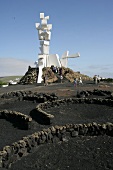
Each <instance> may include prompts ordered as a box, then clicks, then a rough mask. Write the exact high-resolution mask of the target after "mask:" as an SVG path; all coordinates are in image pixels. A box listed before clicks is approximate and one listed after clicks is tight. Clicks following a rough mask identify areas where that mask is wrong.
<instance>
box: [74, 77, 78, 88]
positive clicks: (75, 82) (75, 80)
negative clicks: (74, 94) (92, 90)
mask: <svg viewBox="0 0 113 170" xmlns="http://www.w3.org/2000/svg"><path fill="white" fill-rule="evenodd" d="M74 87H77V79H76V78H75V79H74Z"/></svg>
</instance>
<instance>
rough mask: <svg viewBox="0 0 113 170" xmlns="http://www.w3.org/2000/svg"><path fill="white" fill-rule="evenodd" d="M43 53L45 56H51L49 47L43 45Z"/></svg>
mask: <svg viewBox="0 0 113 170" xmlns="http://www.w3.org/2000/svg"><path fill="white" fill-rule="evenodd" d="M42 52H43V54H49V46H48V45H43V46H42Z"/></svg>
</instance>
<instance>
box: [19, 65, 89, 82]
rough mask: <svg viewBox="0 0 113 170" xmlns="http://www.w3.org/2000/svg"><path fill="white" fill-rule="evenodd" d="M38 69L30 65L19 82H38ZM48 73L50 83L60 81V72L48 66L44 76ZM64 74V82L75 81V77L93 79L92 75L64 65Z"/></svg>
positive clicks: (44, 70)
mask: <svg viewBox="0 0 113 170" xmlns="http://www.w3.org/2000/svg"><path fill="white" fill-rule="evenodd" d="M37 75H38V69H37V68H31V67H30V66H29V67H28V71H27V72H26V73H25V75H24V76H23V77H22V78H21V79H20V82H19V84H33V83H36V82H37ZM45 75H47V76H48V83H55V82H56V83H57V82H60V75H59V74H58V73H54V72H53V71H52V69H51V68H49V67H47V68H44V69H43V75H42V78H43V77H44V76H45ZM62 75H63V81H64V82H67V81H68V82H73V81H74V79H75V78H79V77H82V80H92V78H91V77H89V76H87V75H84V74H81V73H80V72H74V71H73V70H71V69H70V68H65V67H62Z"/></svg>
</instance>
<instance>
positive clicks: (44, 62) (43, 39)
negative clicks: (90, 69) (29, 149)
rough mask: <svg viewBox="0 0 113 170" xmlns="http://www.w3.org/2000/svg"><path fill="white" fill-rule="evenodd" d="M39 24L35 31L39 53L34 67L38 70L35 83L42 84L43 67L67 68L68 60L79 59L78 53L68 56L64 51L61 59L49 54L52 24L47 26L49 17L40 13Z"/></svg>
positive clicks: (67, 52)
mask: <svg viewBox="0 0 113 170" xmlns="http://www.w3.org/2000/svg"><path fill="white" fill-rule="evenodd" d="M40 19H41V23H36V29H37V30H38V36H39V40H40V47H39V49H40V53H39V54H38V61H36V62H35V64H36V67H38V69H39V73H38V79H37V83H41V82H42V69H43V68H44V67H51V65H54V66H55V67H56V66H57V67H61V66H64V67H67V62H68V58H76V57H80V54H79V53H76V54H73V55H69V51H66V52H65V53H64V54H63V55H62V57H61V59H59V56H58V54H49V45H50V39H51V29H52V24H47V21H48V20H49V16H46V17H45V16H44V13H40Z"/></svg>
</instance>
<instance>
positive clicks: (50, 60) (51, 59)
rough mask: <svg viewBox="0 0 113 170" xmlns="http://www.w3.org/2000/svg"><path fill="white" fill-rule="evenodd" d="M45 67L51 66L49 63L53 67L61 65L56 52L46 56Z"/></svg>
mask: <svg viewBox="0 0 113 170" xmlns="http://www.w3.org/2000/svg"><path fill="white" fill-rule="evenodd" d="M46 65H47V67H51V65H54V66H55V67H56V66H57V67H61V63H60V60H59V55H58V54H50V55H48V56H47V64H46Z"/></svg>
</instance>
